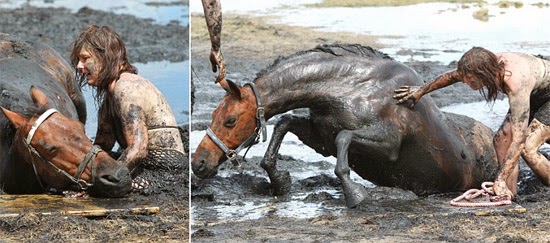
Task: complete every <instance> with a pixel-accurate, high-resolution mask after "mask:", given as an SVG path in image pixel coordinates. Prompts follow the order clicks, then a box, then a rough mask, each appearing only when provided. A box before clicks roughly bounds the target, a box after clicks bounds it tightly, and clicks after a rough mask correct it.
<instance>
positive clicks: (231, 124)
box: [223, 117, 237, 127]
mask: <svg viewBox="0 0 550 243" xmlns="http://www.w3.org/2000/svg"><path fill="white" fill-rule="evenodd" d="M236 122H237V119H235V117H229V118H227V119H226V120H225V122H224V123H223V125H224V126H226V127H234V126H235V123H236Z"/></svg>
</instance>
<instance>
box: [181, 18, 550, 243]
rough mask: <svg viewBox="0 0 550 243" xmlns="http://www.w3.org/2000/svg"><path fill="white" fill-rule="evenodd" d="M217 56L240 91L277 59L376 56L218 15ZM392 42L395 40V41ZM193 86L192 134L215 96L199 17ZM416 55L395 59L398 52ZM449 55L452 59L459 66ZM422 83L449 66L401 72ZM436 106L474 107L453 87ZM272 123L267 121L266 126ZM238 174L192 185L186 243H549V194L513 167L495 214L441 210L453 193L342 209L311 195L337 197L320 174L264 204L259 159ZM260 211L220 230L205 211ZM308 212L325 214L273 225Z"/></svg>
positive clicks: (466, 93) (322, 36)
mask: <svg viewBox="0 0 550 243" xmlns="http://www.w3.org/2000/svg"><path fill="white" fill-rule="evenodd" d="M223 17H224V19H223V20H224V25H223V31H222V33H223V37H222V51H223V54H224V58H225V60H226V63H227V71H228V78H229V79H232V80H235V81H237V82H238V83H240V84H244V82H246V81H252V78H253V77H255V74H256V73H257V72H259V71H260V70H262V69H263V68H265V67H266V66H267V65H269V64H271V63H272V62H273V60H274V59H275V58H276V57H278V56H279V55H289V54H292V53H295V52H297V51H301V50H305V49H310V48H313V47H315V46H316V45H319V44H325V43H360V44H363V45H370V46H372V47H375V48H380V47H381V45H380V44H379V43H378V42H377V37H376V36H361V35H352V34H349V33H322V32H316V31H313V30H310V29H307V28H300V27H289V26H283V25H277V24H267V22H266V19H265V18H258V17H250V16H244V15H230V14H226V15H224V16H223ZM396 38H398V37H396ZM191 43H192V47H191V56H192V59H193V61H192V76H193V79H194V85H195V97H196V101H195V102H196V103H195V105H194V113H193V114H192V129H197V130H198V129H201V130H203V129H205V127H206V126H207V125H208V124H209V120H210V117H211V112H212V111H213V109H214V108H215V107H216V106H217V104H218V102H219V100H220V99H221V97H222V96H223V94H224V92H223V90H222V89H221V88H220V87H218V86H217V85H215V84H214V82H213V80H214V77H215V75H214V74H212V73H211V70H210V64H209V62H208V54H209V49H210V46H209V41H208V35H207V32H206V27H205V24H204V19H203V17H202V16H199V15H197V16H192V20H191ZM410 51H413V52H421V50H403V53H407V52H410ZM458 56H459V55H458V54H457V58H458ZM406 64H407V65H409V66H411V67H412V68H413V69H415V70H416V71H417V72H418V73H419V75H420V76H421V77H422V78H423V79H424V80H429V79H431V78H433V77H434V76H436V75H438V74H440V73H442V72H444V71H447V70H449V69H451V68H454V65H455V63H454V62H453V63H444V64H442V63H431V62H415V61H413V62H409V63H406ZM431 96H432V97H433V98H434V100H435V101H436V103H437V104H438V105H440V106H443V105H448V104H453V103H458V102H465V101H470V102H471V101H480V100H482V97H481V95H480V94H478V93H477V92H472V91H471V90H469V89H468V88H467V87H466V86H465V85H454V86H451V87H449V88H447V89H444V90H441V91H437V92H434V93H432V94H431ZM270 122H271V123H273V121H270ZM247 160H248V162H247V163H245V164H244V165H243V167H242V168H239V169H241V170H243V171H246V173H239V169H237V168H234V167H232V166H231V165H227V163H226V165H224V166H223V167H222V169H223V170H225V171H229V174H230V176H227V177H221V176H216V177H214V178H212V179H206V180H201V179H197V178H192V183H191V184H192V185H191V186H192V199H191V204H192V205H193V207H194V208H195V210H194V211H192V215H193V219H194V221H193V223H192V226H191V228H192V236H191V237H192V241H193V242H219V241H223V242H244V241H248V242H287V241H296V242H374V241H376V242H549V241H550V240H549V238H548V232H550V222H549V221H548V220H547V218H548V215H549V213H550V210H549V209H548V208H549V206H550V203H548V202H547V200H548V198H549V195H550V192H549V190H548V189H547V188H544V187H541V186H540V185H539V183H538V182H537V180H536V179H533V178H532V177H530V176H528V174H529V173H528V171H526V170H528V169H525V165H522V168H523V174H524V176H522V178H524V179H522V184H521V188H522V194H521V195H519V196H517V198H516V201H515V203H514V205H513V206H511V207H502V208H497V209H476V210H473V209H464V208H459V209H457V208H451V207H450V206H448V201H449V200H451V199H452V198H454V197H456V196H458V195H459V193H451V194H443V195H432V196H429V197H417V196H416V195H414V194H411V193H410V192H407V191H403V190H400V189H396V188H380V187H377V188H373V189H369V192H370V194H371V196H372V198H369V199H367V200H365V201H364V202H363V203H362V204H361V205H360V206H359V207H357V208H354V209H346V208H344V209H342V205H343V200H342V198H341V197H334V196H332V195H330V194H328V195H327V194H323V193H312V192H313V191H315V190H317V189H329V190H331V189H332V190H340V188H339V182H338V180H336V179H335V177H334V175H324V174H320V175H318V176H315V177H311V178H307V179H304V180H295V178H294V180H293V184H292V190H291V192H290V194H291V195H292V194H294V195H295V194H299V193H310V194H309V195H308V196H307V197H306V198H304V199H299V200H296V199H291V198H290V196H287V197H282V198H281V197H273V196H271V194H270V190H271V188H270V185H269V183H268V181H267V180H266V179H265V176H266V175H265V172H264V171H263V169H261V168H260V166H259V165H258V164H259V161H260V158H259V157H252V158H248V159H247ZM278 166H279V168H282V169H287V170H296V171H304V170H309V171H315V170H319V169H321V168H323V169H326V166H330V165H327V163H326V162H323V161H320V162H318V163H311V161H309V162H305V161H301V160H297V159H294V158H291V157H288V156H286V157H285V156H280V158H279V163H278ZM265 201H267V202H268V205H269V206H268V207H266V208H265V209H261V210H262V211H265V213H264V214H263V216H262V217H260V218H258V219H252V220H247V219H242V220H229V221H228V220H219V216H218V215H216V213H215V210H212V209H213V208H214V207H217V206H220V205H223V206H233V207H236V208H238V207H241V206H243V205H245V203H252V204H254V203H258V204H259V202H265ZM289 201H290V202H314V203H318V204H319V205H322V206H323V207H324V208H325V210H324V211H323V213H321V214H320V215H319V216H315V217H309V218H295V217H281V216H278V213H277V211H278V210H279V209H281V208H282V205H283V204H284V203H285V202H289Z"/></svg>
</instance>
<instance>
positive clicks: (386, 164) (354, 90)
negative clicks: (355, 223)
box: [192, 45, 498, 207]
mask: <svg viewBox="0 0 550 243" xmlns="http://www.w3.org/2000/svg"><path fill="white" fill-rule="evenodd" d="M221 84H222V87H224V89H225V90H226V91H227V95H226V96H225V97H224V98H223V100H222V101H221V103H220V105H219V106H218V108H216V110H215V111H214V113H213V115H212V123H211V125H210V127H209V129H208V130H207V135H206V136H205V137H204V138H203V139H202V141H201V142H200V144H199V146H198V148H197V149H196V151H195V154H194V155H193V161H192V167H193V172H194V173H195V175H197V176H199V177H202V178H207V177H211V176H213V175H215V174H216V170H217V167H218V166H219V164H220V163H222V162H223V161H225V160H227V159H228V158H229V159H232V158H234V157H235V156H234V154H235V153H238V151H239V150H241V149H242V148H244V147H247V146H251V145H252V144H253V143H254V142H255V141H257V139H258V136H259V135H260V134H262V133H264V132H265V131H264V129H263V127H264V126H265V120H266V119H269V118H271V117H273V116H274V115H277V114H281V113H285V112H286V111H289V110H292V109H296V108H308V110H309V116H301V117H300V116H295V115H283V116H282V117H281V118H280V119H279V121H278V123H277V125H276V126H275V129H274V132H273V136H272V139H271V142H270V144H269V147H268V149H267V151H266V154H265V156H264V158H263V160H262V163H261V165H262V167H263V168H264V169H265V170H266V171H267V173H268V176H269V178H270V180H271V184H272V186H273V187H274V191H275V194H278V195H281V194H285V193H288V192H289V191H290V176H289V174H288V172H286V171H279V170H277V168H276V157H277V156H276V155H277V151H278V149H279V146H280V145H281V142H282V139H283V137H284V135H285V134H286V133H287V132H292V133H294V134H296V135H297V136H298V138H299V139H300V140H301V141H302V142H304V143H305V144H306V145H308V146H309V147H311V148H313V149H315V150H316V151H317V152H318V153H320V154H322V155H325V156H329V155H333V156H335V157H336V158H337V162H336V168H335V173H336V175H337V176H338V178H339V179H340V180H341V182H342V187H343V192H344V196H345V199H346V203H347V205H348V206H349V207H353V206H355V205H357V204H358V203H360V202H361V201H362V200H363V199H364V198H365V196H366V193H367V192H366V190H365V188H364V187H363V186H362V185H360V184H357V183H354V182H353V181H351V179H350V176H349V172H350V169H353V170H354V171H355V172H357V174H359V175H360V176H361V177H363V178H364V179H367V180H369V181H371V182H373V183H375V184H377V185H381V186H396V187H401V188H404V189H409V190H412V191H413V192H415V193H416V194H419V195H425V194H429V193H437V192H448V191H456V190H464V189H468V188H471V187H478V186H479V185H480V184H481V182H483V181H485V180H491V179H493V178H494V176H495V173H496V171H497V168H498V165H497V162H496V157H495V153H494V149H493V147H492V137H493V136H492V135H493V134H492V131H491V130H490V129H489V128H488V127H486V126H484V125H483V124H481V123H479V122H477V121H475V120H473V119H471V118H468V117H465V116H460V115H455V114H450V113H443V112H441V111H440V110H439V109H438V107H437V106H436V105H435V104H434V102H433V101H432V100H431V99H430V98H429V97H427V99H422V100H421V102H420V103H419V104H417V108H416V109H414V110H411V109H409V108H407V107H406V106H403V105H398V104H396V102H395V100H393V98H392V96H393V92H394V90H395V89H396V88H399V87H401V86H403V85H419V84H421V80H420V78H419V77H418V75H417V74H416V72H414V71H413V70H412V69H410V68H409V67H407V66H405V65H403V64H401V63H399V62H396V61H395V60H393V59H391V58H390V57H388V56H387V55H385V54H383V53H380V52H378V51H376V50H374V49H372V48H369V47H364V46H360V45H332V46H319V47H317V48H315V49H312V50H309V51H304V52H300V53H297V54H295V55H292V56H290V57H286V58H280V59H278V60H277V61H275V63H274V64H272V65H271V66H270V67H268V68H267V70H264V71H262V72H261V73H260V74H258V76H257V78H256V79H255V80H254V82H253V83H249V84H247V85H245V86H244V87H240V86H237V85H236V84H234V83H233V82H231V81H226V82H222V83H221ZM264 114H265V117H264ZM263 135H265V134H263Z"/></svg>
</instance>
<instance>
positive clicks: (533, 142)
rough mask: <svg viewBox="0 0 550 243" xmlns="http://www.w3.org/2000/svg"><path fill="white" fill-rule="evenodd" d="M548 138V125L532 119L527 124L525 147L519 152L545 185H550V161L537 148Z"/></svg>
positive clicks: (549, 133) (549, 134)
mask: <svg viewBox="0 0 550 243" xmlns="http://www.w3.org/2000/svg"><path fill="white" fill-rule="evenodd" d="M549 138H550V126H546V125H544V124H542V123H541V122H539V121H538V120H537V119H534V120H533V121H532V122H531V124H530V125H529V135H528V136H527V139H526V140H525V148H524V149H523V151H522V153H521V155H522V156H523V159H525V162H526V163H527V165H529V167H531V169H532V170H533V172H535V174H537V176H538V177H539V179H540V180H541V182H542V183H543V184H544V185H545V186H550V161H548V159H546V157H544V155H542V154H541V153H540V152H539V148H540V146H542V145H543V144H544V143H545V142H546V140H547V139H549Z"/></svg>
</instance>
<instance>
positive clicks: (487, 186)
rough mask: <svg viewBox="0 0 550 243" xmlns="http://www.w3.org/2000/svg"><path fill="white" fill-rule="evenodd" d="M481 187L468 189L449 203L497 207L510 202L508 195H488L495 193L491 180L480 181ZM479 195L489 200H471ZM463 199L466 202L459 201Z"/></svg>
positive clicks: (465, 205)
mask: <svg viewBox="0 0 550 243" xmlns="http://www.w3.org/2000/svg"><path fill="white" fill-rule="evenodd" d="M481 188H482V189H470V190H468V191H466V192H464V193H463V194H462V195H460V196H458V197H457V198H455V199H453V200H451V201H450V202H449V203H450V204H451V206H454V207H497V206H505V205H511V204H512V200H511V199H510V197H509V196H508V195H505V196H493V197H490V196H491V195H494V194H495V193H494V192H493V182H483V183H481ZM480 195H483V196H485V197H486V198H488V199H489V200H490V201H482V202H472V200H473V199H475V198H477V197H479V196H480ZM464 199H465V200H467V201H468V202H461V200H464Z"/></svg>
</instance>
